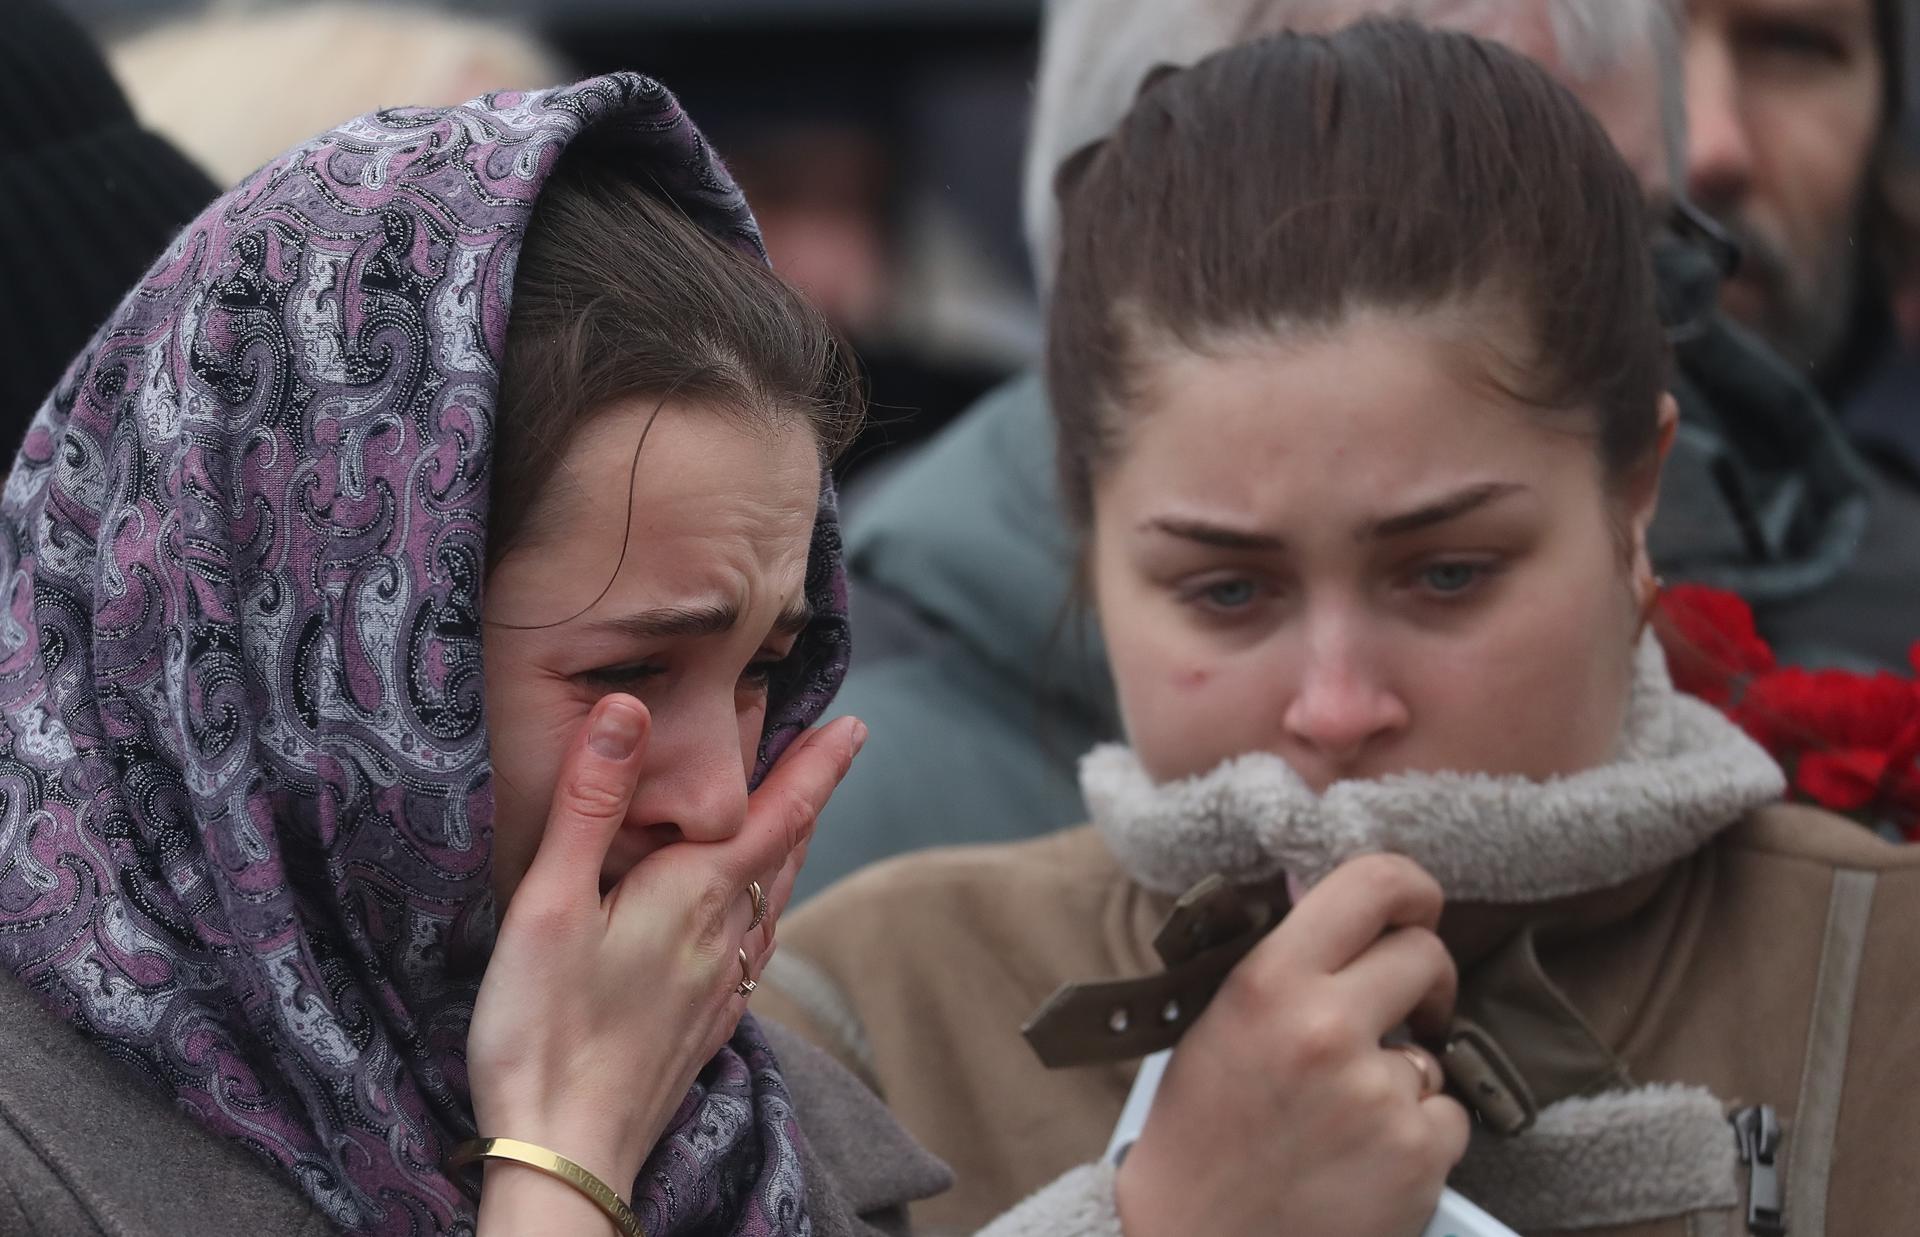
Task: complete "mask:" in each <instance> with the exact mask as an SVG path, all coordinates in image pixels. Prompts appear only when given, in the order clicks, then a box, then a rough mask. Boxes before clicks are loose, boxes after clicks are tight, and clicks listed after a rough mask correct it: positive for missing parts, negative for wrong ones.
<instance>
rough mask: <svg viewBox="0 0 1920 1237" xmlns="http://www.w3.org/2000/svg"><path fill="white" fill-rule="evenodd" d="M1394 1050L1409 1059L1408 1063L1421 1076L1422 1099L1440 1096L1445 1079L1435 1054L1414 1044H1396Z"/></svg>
mask: <svg viewBox="0 0 1920 1237" xmlns="http://www.w3.org/2000/svg"><path fill="white" fill-rule="evenodd" d="M1393 1050H1394V1051H1395V1052H1397V1053H1399V1054H1400V1055H1401V1056H1403V1057H1405V1058H1406V1059H1407V1063H1408V1064H1409V1065H1411V1066H1413V1068H1414V1069H1415V1070H1416V1071H1417V1072H1418V1073H1419V1075H1420V1098H1421V1099H1423V1100H1425V1099H1432V1098H1433V1097H1434V1096H1436V1095H1438V1094H1440V1090H1441V1088H1442V1086H1443V1085H1444V1084H1445V1081H1446V1080H1445V1079H1444V1078H1443V1077H1442V1076H1441V1073H1440V1063H1439V1062H1438V1061H1436V1060H1434V1059H1433V1054H1432V1053H1430V1052H1428V1051H1427V1050H1426V1049H1424V1048H1421V1047H1419V1046H1417V1045H1414V1044H1395V1045H1394V1046H1393Z"/></svg>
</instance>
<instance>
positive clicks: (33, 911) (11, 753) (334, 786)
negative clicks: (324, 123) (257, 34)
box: [0, 75, 944, 1237]
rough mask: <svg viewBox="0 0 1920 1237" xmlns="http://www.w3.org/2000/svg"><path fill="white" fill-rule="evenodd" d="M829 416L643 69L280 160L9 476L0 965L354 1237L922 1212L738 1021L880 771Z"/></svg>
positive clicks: (821, 359)
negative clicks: (857, 691) (826, 722)
mask: <svg viewBox="0 0 1920 1237" xmlns="http://www.w3.org/2000/svg"><path fill="white" fill-rule="evenodd" d="M857 420H858V400H857V396H856V395H855V394H854V393H853V387H852V385H851V381H850V376H849V373H848V370H847V366H846V363H845V361H844V359H843V357H842V354H841V352H840V350H839V349H838V347H837V346H836V344H835V342H834V340H833V339H832V337H831V334H830V332H829V331H828V330H827V329H826V328H825V327H824V326H823V324H822V323H821V321H820V320H819V319H818V318H817V317H816V316H815V315H814V314H812V313H811V312H810V311H808V310H807V309H806V308H805V307H804V305H803V304H802V303H801V302H800V301H799V300H798V299H797V297H795V296H794V295H793V294H792V293H791V292H790V291H788V290H787V289H786V288H785V287H784V286H783V285H781V284H780V283H779V282H778V281H777V280H776V279H775V278H773V277H772V275H771V274H770V273H769V272H768V271H767V269H766V267H765V254H764V252H763V251H762V249H761V247H760V244H759V240H758V236H757V233H756V230H755V228H754V225H753V221H752V218H751V216H750V214H749V213H748V210H747V208H746V205H745V203H744V201H743V200H742V199H741V197H740V195H739V193H738V191H737V190H736V189H735V187H734V185H733V183H732V181H731V180H730V179H729V178H728V176H727V175H726V173H725V171H724V169H723V168H722V167H721V166H720V164H719V163H718V162H717V161H716V160H715V159H714V158H713V157H712V156H711V155H710V154H709V152H708V150H707V149H706V147H705V144H704V142H703V141H702V139H701V138H700V136H699V134H698V133H697V131H696V130H695V129H694V128H693V127H692V126H691V124H690V123H689V122H688V121H687V119H686V118H685V116H684V115H683V114H682V113H681V112H680V110H679V108H678V106H677V104H676V103H675V102H674V101H673V99H672V97H671V96H670V95H668V94H667V93H666V92H665V91H664V90H663V89H661V88H660V87H659V86H658V85H657V84H655V83H653V82H651V81H649V80H647V79H645V78H641V77H637V76H632V75H615V76H611V77H606V78H601V79H596V80H593V81H589V82H586V83H582V84H581V85H578V86H575V87H570V88H565V89H559V90H554V91H547V92H541V93H535V94H524V95H521V94H500V95H494V96H489V97H487V98H484V99H481V100H479V101H476V102H475V103H472V104H469V105H466V106H464V107H458V108H450V109H435V110H426V109H396V110H392V111H387V112H382V113H379V114H377V115H374V116H370V117H365V118H362V119H359V120H355V121H353V122H350V123H348V124H346V125H343V126H342V127H340V128H339V129H337V130H335V131H334V132H332V133H330V134H327V135H325V136H323V137H321V138H319V139H317V140H315V141H313V142H311V143H308V144H307V145H305V146H303V147H301V148H299V149H297V150H295V151H293V152H291V153H290V154H288V155H286V156H284V157H282V158H280V159H278V160H276V161H274V162H273V163H271V164H269V165H267V166H266V167H265V168H263V169H261V170H260V171H259V172H258V173H256V174H255V175H254V176H253V177H251V178H250V179H248V180H247V181H246V182H244V183H243V184H242V185H241V186H239V187H238V188H237V189H235V190H234V191H232V192H231V193H229V194H228V195H227V196H226V197H224V198H223V199H221V200H220V201H219V202H217V203H216V204H215V205H214V206H213V207H211V208H209V209H208V211H207V212H206V213H204V214H203V215H202V216H201V217H200V219H199V220H198V221H196V222H195V223H194V224H193V225H192V226H191V227H190V228H189V229H188V230H187V231H186V232H185V233H184V234H183V235H182V236H181V237H180V238H179V239H178V240H177V241H176V242H175V243H174V245H173V246H172V247H171V248H170V249H169V250H168V252H167V253H166V254H165V255H164V256H163V257H162V259H161V260H160V261H159V262H158V263H157V264H156V266H155V267H154V268H153V270H152V271H151V272H150V273H149V275H148V276H147V278H146V279H145V281H144V282H143V283H142V284H141V285H140V286H139V287H137V288H136V289H135V290H134V291H133V292H132V294H131V295H130V296H129V297H128V298H127V299H126V300H125V301H124V302H123V303H122V305H121V307H120V309H119V311H118V312H117V314H116V315H115V317H114V318H113V319H112V320H111V321H110V322H109V323H108V324H107V325H106V326H105V327H104V328H103V329H102V330H101V331H100V332H99V333H98V334H97V335H96V337H95V339H94V341H93V343H92V345H91V346H90V348H89V350H88V352H87V353H86V354H84V355H83V356H82V357H81V358H80V359H79V360H77V361H76V362H75V364H74V366H73V367H72V368H70V370H69V371H68V376H67V378H66V379H65V380H64V381H63V382H62V383H61V385H60V386H59V388H58V389H57V390H56V392H55V393H54V395H53V396H52V397H51V398H50V400H49V401H48V403H47V404H46V405H45V406H44V407H43V408H42V409H41V411H40V413H39V416H38V417H37V419H36V420H35V423H34V425H33V428H32V430H31V431H30V432H29V435H28V439H27V442H26V445H25V447H24V449H23V452H22V454H21V456H20V458H19V461H18V463H17V465H16V467H15V469H14V471H13V474H12V476H11V478H10V479H9V481H8V483H7V487H6V492H5V497H4V503H3V504H0V572H3V573H4V578H5V580H6V585H7V610H6V617H5V620H4V623H3V624H0V731H3V733H0V745H3V746H0V795H4V805H3V810H0V961H3V962H4V966H5V968H6V969H7V970H8V971H10V972H11V973H12V974H13V975H14V976H16V977H17V978H18V980H19V981H20V983H21V984H22V985H23V986H24V987H25V988H26V989H28V990H30V991H31V992H32V993H33V994H34V995H35V996H36V997H37V998H38V999H39V1002H40V1003H41V1004H42V1005H44V1006H45V1007H46V1008H48V1009H50V1010H51V1011H52V1012H53V1013H54V1014H55V1015H57V1016H58V1017H59V1018H61V1019H64V1020H65V1021H66V1022H68V1023H70V1024H72V1025H73V1026H74V1027H76V1028H78V1029H79V1031H80V1032H81V1033H82V1034H83V1035H84V1036H85V1037H86V1038H87V1039H88V1040H90V1041H92V1042H93V1043H94V1044H96V1045H98V1046H99V1047H101V1048H103V1049H105V1050H106V1054H107V1055H110V1056H112V1057H113V1058H115V1059H117V1060H118V1061H120V1062H122V1063H124V1064H125V1065H127V1066H131V1067H132V1068H133V1069H134V1070H136V1071H138V1072H139V1073H141V1074H143V1075H145V1077H146V1079H147V1080H148V1081H149V1082H151V1083H152V1084H153V1085H154V1086H155V1087H156V1088H158V1089H159V1090H160V1091H161V1092H163V1093H167V1094H170V1095H171V1096H172V1097H173V1098H174V1100H175V1101H176V1103H177V1106H178V1107H179V1108H180V1109H181V1110H183V1111H184V1112H185V1113H186V1114H187V1115H188V1116H189V1117H190V1118H191V1119H192V1120H193V1121H194V1122H196V1123H197V1124H198V1125H199V1126H201V1127H203V1128H204V1129H206V1130H208V1131H211V1132H212V1133H214V1134H216V1135H219V1136H221V1137H222V1138H224V1139H226V1140H230V1141H232V1142H235V1143H238V1144H241V1145H243V1146H245V1147H246V1148H248V1149H250V1150H251V1151H252V1152H254V1153H256V1154H257V1155H258V1156H260V1157H262V1158H264V1160H265V1161H266V1162H267V1163H268V1164H270V1165H271V1166H273V1167H274V1168H277V1170H278V1171H279V1173H280V1174H281V1176H282V1177H283V1179H284V1180H287V1181H290V1182H291V1183H292V1184H293V1185H294V1186H295V1187H296V1188H297V1190H298V1191H299V1192H300V1193H302V1194H304V1195H305V1196H306V1197H307V1198H308V1199H310V1200H311V1201H312V1203H313V1204H315V1205H316V1206H317V1207H318V1208H319V1209H320V1211H322V1212H323V1213H324V1214H325V1215H326V1216H327V1217H329V1218H330V1219H331V1220H332V1222H334V1223H335V1224H338V1225H340V1226H342V1227H344V1228H347V1229H351V1230H354V1231H359V1232H370V1233H420V1232H472V1231H474V1230H475V1228H476V1225H477V1228H478V1231H480V1232H482V1233H488V1232H502V1233H509V1232H527V1231H536V1230H537V1231H542V1232H562V1231H564V1232H582V1233H600V1232H608V1231H614V1230H615V1228H619V1227H621V1226H622V1225H624V1226H626V1228H625V1230H624V1231H637V1230H635V1229H634V1228H633V1227H632V1226H633V1225H634V1224H635V1223H636V1221H635V1218H634V1216H637V1225H638V1227H639V1228H641V1229H644V1231H645V1232H646V1233H648V1234H650V1237H669V1235H671V1234H687V1233H702V1234H707V1233H716V1234H717V1233H727V1234H750V1235H752V1237H774V1235H776V1234H791V1235H800V1234H806V1233H809V1232H812V1233H866V1232H872V1231H877V1227H887V1228H891V1227H893V1226H894V1225H896V1224H897V1223H898V1222H900V1220H901V1216H902V1213H903V1209H904V1205H905V1203H906V1202H907V1201H909V1200H910V1199H913V1198H917V1197H921V1196H924V1195H925V1194H927V1193H929V1192H932V1191H934V1190H937V1189H938V1188H940V1187H941V1185H942V1184H944V1172H943V1170H942V1169H941V1168H940V1167H939V1166H938V1165H937V1164H936V1163H934V1162H933V1161H931V1160H930V1159H928V1158H927V1157H925V1156H924V1155H923V1154H922V1153H919V1152H918V1151H917V1149H915V1148H914V1147H913V1146H912V1144H911V1143H910V1141H908V1140H906V1139H905V1138H904V1136H902V1135H900V1134H899V1133H898V1131H897V1129H896V1128H895V1127H893V1126H892V1125H891V1124H890V1123H889V1122H888V1121H887V1119H886V1117H885V1114H884V1111H883V1110H880V1109H879V1108H878V1107H877V1105H875V1104H874V1103H873V1101H872V1100H871V1099H870V1097H868V1096H867V1095H866V1094H865V1092H864V1091H862V1090H861V1089H860V1088H859V1086H858V1084H856V1083H854V1082H853V1081H852V1080H851V1079H850V1078H848V1077H847V1076H846V1075H845V1074H844V1073H843V1072H841V1071H840V1070H839V1069H838V1067H837V1066H834V1065H833V1064H832V1063H831V1062H830V1061H828V1060H826V1059H825V1058H824V1057H822V1056H821V1055H820V1054H818V1053H816V1052H813V1051H812V1050H810V1049H808V1048H806V1047H805V1046H804V1045H801V1044H799V1043H797V1042H794V1043H788V1042H787V1041H786V1040H781V1049H780V1052H779V1053H778V1054H777V1055H776V1053H775V1051H774V1050H773V1048H772V1047H770V1044H769V1038H770V1037H773V1038H779V1032H778V1031H777V1030H774V1029H771V1028H765V1027H762V1026H760V1025H759V1024H757V1023H756V1021H755V1020H754V1019H753V1018H752V1017H750V1016H746V1015H745V1009H746V998H747V996H748V995H750V994H751V992H752V989H753V981H754V979H755V977H756V976H757V975H758V972H759V969H760V967H762V966H763V965H764V964H765V961H766V959H767V957H768V955H769V954H770V952H771V949H772V943H773V932H774V925H775V923H776V921H777V919H778V916H779V913H780V911H781V909H782V908H783V906H784V903H785V901H786V897H787V893H788V890H789V889H790V886H791V882H792V878H793V873H794V870H795V868H796V867H797V865H798V863H799V861H800V859H801V857H802V856H803V854H804V851H805V847H806V839H807V836H808V834H809V832H810V829H811V824H812V820H813V819H814V817H815V815H816V814H817V812H818V810H819V808H820V806H821V805H822V803H824V801H825V799H826V797H827V795H828V794H830V793H831V791H832V788H833V786H834V785H835V784H836V783H837V782H838V780H839V777H840V776H841V775H842V774H844V772H845V770H846V767H847V765H848V763H849V762H850V761H851V760H852V758H853V756H854V754H855V751H856V750H857V748H858V746H859V743H860V741H861V739H862V737H863V735H864V731H863V730H862V729H861V728H860V727H859V725H858V723H854V722H844V723H839V724H836V725H835V726H832V727H828V728H825V729H822V730H819V731H809V730H808V727H809V725H810V724H811V723H812V722H813V721H814V719H816V718H817V717H818V716H819V713H820V711H821V709H822V708H823V707H824V705H825V704H826V702H827V700H828V699H829V697H830V696H831V695H832V693H833V691H834V689H835V687H836V686H837V684H838V681H839V678H840V675H841V673H842V671H843V669H844V666H845V663H846V655H847V636H846V619H845V612H844V589H843V585H842V581H841V576H840V564H839V542H838V534H837V528H836V523H835V518H834V507H833V501H832V494H831V489H830V487H829V486H827V485H826V483H825V482H824V481H823V476H824V475H825V474H824V466H825V463H826V461H827V460H828V459H830V457H831V456H832V454H833V452H834V451H835V450H836V449H837V448H838V447H839V446H840V445H842V444H843V443H844V442H845V441H846V439H847V437H848V436H849V435H850V434H851V432H852V430H853V428H854V426H855V424H856V422H857ZM498 908H504V914H498V913H497V909H498ZM101 1061H102V1062H103V1063H102V1064H101V1066H100V1068H102V1069H111V1068H115V1067H111V1066H108V1065H106V1064H104V1057H102V1058H101ZM810 1135H811V1137H809V1136H810ZM476 1138H479V1139H488V1140H500V1139H505V1140H520V1142H521V1143H525V1144H532V1145H533V1149H532V1150H529V1149H528V1148H527V1147H523V1146H520V1145H518V1144H516V1143H513V1142H496V1143H475V1142H474V1141H472V1140H475V1139H476ZM68 1150H69V1151H73V1149H68ZM74 1153H75V1154H79V1152H74ZM101 1154H104V1152H102V1153H101ZM556 1154H557V1155H558V1156H560V1157H564V1158H565V1159H566V1160H568V1161H571V1162H572V1163H574V1164H575V1165H578V1166H579V1167H580V1168H583V1169H584V1170H585V1171H586V1173H587V1174H590V1175H591V1176H592V1177H593V1178H597V1179H598V1180H599V1181H600V1182H603V1183H605V1184H606V1185H607V1186H609V1187H610V1188H611V1189H612V1190H613V1191H614V1192H615V1193H616V1194H617V1195H619V1196H620V1198H619V1199H616V1200H613V1201H612V1202H603V1201H599V1200H596V1199H594V1198H592V1197H590V1196H589V1192H588V1191H587V1190H586V1189H576V1188H575V1186H574V1185H572V1184H569V1183H568V1182H566V1181H563V1180H561V1179H559V1178H556V1177H553V1176H551V1175H549V1174H548V1173H545V1172H543V1171H538V1170H536V1169H535V1168H531V1167H529V1166H528V1164H529V1163H536V1164H537V1163H544V1164H545V1165H546V1166H547V1168H548V1169H551V1168H553V1167H554V1166H555V1163H556V1162H555V1161H554V1160H553V1158H552V1156H553V1155H556ZM514 1156H520V1157H521V1159H518V1160H516V1159H515V1158H513V1157H514ZM81 1158H82V1159H83V1160H84V1158H85V1157H84V1155H81ZM474 1158H478V1159H481V1160H483V1161H484V1184H481V1183H480V1178H481V1173H482V1168H481V1166H480V1165H477V1164H476V1165H473V1166H471V1167H470V1168H468V1169H467V1170H465V1171H461V1170H460V1169H458V1168H456V1167H454V1166H452V1165H450V1163H449V1161H450V1160H452V1161H461V1160H467V1159H474ZM560 1167H561V1169H562V1171H563V1172H564V1165H561V1166H560ZM469 1172H470V1173H471V1174H472V1176H471V1177H469V1176H468V1175H467V1174H468V1173H469ZM463 1183H464V1184H465V1185H467V1186H468V1187H473V1186H476V1185H477V1186H478V1187H479V1190H480V1193H479V1198H480V1200H481V1204H480V1207H479V1209H478V1214H477V1216H476V1212H475V1209H474V1207H473V1206H472V1204H471V1203H470V1202H469V1201H468V1199H467V1198H466V1197H463V1193H462V1189H461V1185H462V1184H463ZM165 1186H166V1183H159V1184H158V1187H157V1188H160V1189H165ZM622 1200H631V1205H632V1212H633V1213H634V1215H633V1216H629V1215H623V1214H621V1212H622V1208H623V1207H624V1206H625V1203H624V1201H622ZM210 1201H211V1202H212V1203H213V1204H214V1206H215V1207H216V1208H217V1203H218V1200H210ZM109 1202H111V1200H109ZM122 1218H123V1219H124V1218H125V1217H124V1214H123V1216H122Z"/></svg>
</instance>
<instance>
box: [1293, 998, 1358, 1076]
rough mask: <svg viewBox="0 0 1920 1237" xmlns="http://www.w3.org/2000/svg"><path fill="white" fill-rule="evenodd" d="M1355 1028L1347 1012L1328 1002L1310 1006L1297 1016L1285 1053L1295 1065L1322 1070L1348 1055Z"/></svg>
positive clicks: (1301, 1067) (1306, 1068)
mask: <svg viewBox="0 0 1920 1237" xmlns="http://www.w3.org/2000/svg"><path fill="white" fill-rule="evenodd" d="M1353 1034H1354V1032H1353V1028H1352V1027H1351V1026H1350V1025H1348V1022H1347V1019H1346V1017H1345V1015H1344V1014H1343V1013H1342V1012H1341V1011H1340V1010H1338V1009H1335V1008H1332V1007H1330V1006H1327V1005H1314V1006H1309V1007H1307V1008H1305V1009H1303V1010H1301V1011H1300V1013H1299V1014H1298V1015H1297V1017H1296V1018H1295V1020H1294V1023H1293V1026H1292V1028H1291V1033H1290V1034H1288V1035H1287V1036H1286V1037H1285V1044H1286V1047H1285V1049H1284V1050H1283V1055H1284V1057H1285V1059H1286V1061H1287V1062H1288V1063H1289V1064H1290V1065H1292V1066H1293V1067H1294V1068H1295V1069H1299V1070H1320V1069H1325V1068H1327V1067H1328V1066H1331V1065H1333V1064H1334V1063H1335V1062H1337V1061H1339V1060H1341V1059H1342V1058H1343V1057H1345V1056H1346V1054H1347V1051H1348V1048H1349V1046H1350V1045H1351V1044H1352V1042H1353Z"/></svg>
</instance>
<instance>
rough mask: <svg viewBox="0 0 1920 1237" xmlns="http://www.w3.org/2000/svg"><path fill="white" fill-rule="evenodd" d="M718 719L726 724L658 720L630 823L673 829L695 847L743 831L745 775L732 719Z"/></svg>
mask: <svg viewBox="0 0 1920 1237" xmlns="http://www.w3.org/2000/svg"><path fill="white" fill-rule="evenodd" d="M720 720H721V721H723V722H724V723H725V724H724V725H721V724H713V723H711V722H709V723H707V724H702V722H701V721H699V720H697V719H694V718H689V717H685V716H682V717H678V718H676V717H674V716H672V715H667V716H664V717H661V716H656V718H655V721H654V730H653V735H654V737H653V741H652V743H651V744H650V745H649V747H648V749H647V758H646V762H645V767H643V768H642V769H641V772H640V785H639V787H638V788H637V790H636V791H635V793H634V797H633V807H632V809H631V811H630V812H629V813H628V821H629V822H630V823H632V824H635V825H643V826H662V825H671V826H673V827H674V828H675V829H677V830H678V831H679V833H680V836H682V837H684V838H686V839H688V840H689V841H695V842H721V841H725V840H726V839H728V838H730V837H732V836H734V835H735V834H736V833H738V832H740V828H741V826H742V825H743V824H744V823H745V822H746V818H747V770H746V768H745V767H744V766H743V765H742V764H741V760H740V740H739V734H738V731H737V729H736V728H735V727H734V726H733V725H732V720H731V716H730V715H729V716H728V717H726V718H723V719H720ZM676 723H678V724H676Z"/></svg>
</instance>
